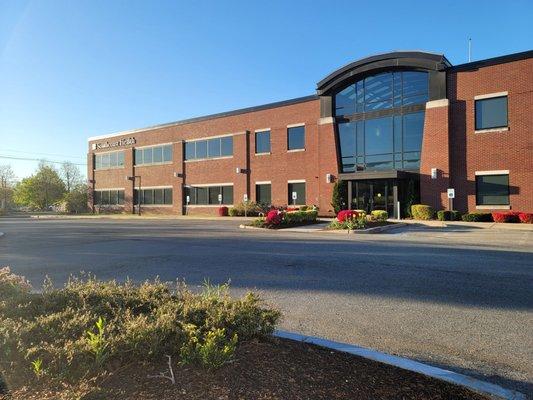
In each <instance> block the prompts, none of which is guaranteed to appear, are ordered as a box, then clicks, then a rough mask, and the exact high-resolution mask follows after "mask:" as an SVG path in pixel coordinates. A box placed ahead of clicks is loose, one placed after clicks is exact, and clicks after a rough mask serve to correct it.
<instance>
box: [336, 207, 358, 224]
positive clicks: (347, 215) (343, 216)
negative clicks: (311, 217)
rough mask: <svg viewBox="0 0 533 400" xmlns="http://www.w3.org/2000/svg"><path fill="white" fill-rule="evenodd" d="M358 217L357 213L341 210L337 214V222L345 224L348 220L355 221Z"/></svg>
mask: <svg viewBox="0 0 533 400" xmlns="http://www.w3.org/2000/svg"><path fill="white" fill-rule="evenodd" d="M358 217H359V212H357V211H355V210H341V211H339V213H338V214H337V221H339V222H345V221H347V220H349V219H357V218H358Z"/></svg>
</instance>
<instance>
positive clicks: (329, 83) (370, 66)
mask: <svg viewBox="0 0 533 400" xmlns="http://www.w3.org/2000/svg"><path fill="white" fill-rule="evenodd" d="M394 67H405V68H409V67H410V68H421V69H426V70H433V71H442V70H445V69H446V68H449V67H451V63H450V62H449V61H448V59H447V58H446V57H445V56H444V55H443V54H436V53H430V52H425V51H419V50H414V51H394V52H389V53H383V54H376V55H373V56H370V57H365V58H362V59H360V60H357V61H354V62H351V63H349V64H347V65H345V66H343V67H341V68H339V69H337V70H335V71H333V72H332V73H330V74H329V75H328V76H326V77H325V78H324V79H322V80H321V81H320V82H318V83H317V94H318V95H324V94H329V93H331V92H332V91H333V90H334V89H336V88H338V87H339V86H341V85H342V84H343V83H345V82H346V81H349V80H352V79H354V78H355V77H356V76H358V75H362V74H365V73H368V72H370V71H374V70H375V71H379V70H384V69H388V68H394Z"/></svg>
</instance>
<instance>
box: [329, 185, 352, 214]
mask: <svg viewBox="0 0 533 400" xmlns="http://www.w3.org/2000/svg"><path fill="white" fill-rule="evenodd" d="M347 198H348V183H347V181H337V182H335V184H334V185H333V193H332V195H331V206H332V207H333V211H334V212H335V214H338V213H339V211H341V210H345V209H346V208H347V204H346V199H347Z"/></svg>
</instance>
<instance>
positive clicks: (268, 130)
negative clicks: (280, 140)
mask: <svg viewBox="0 0 533 400" xmlns="http://www.w3.org/2000/svg"><path fill="white" fill-rule="evenodd" d="M270 130H271V129H270V128H262V129H256V130H255V131H254V133H260V132H270Z"/></svg>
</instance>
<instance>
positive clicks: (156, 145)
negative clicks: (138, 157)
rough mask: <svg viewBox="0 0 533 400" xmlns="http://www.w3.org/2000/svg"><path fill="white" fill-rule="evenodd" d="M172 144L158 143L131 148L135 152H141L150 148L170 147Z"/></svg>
mask: <svg viewBox="0 0 533 400" xmlns="http://www.w3.org/2000/svg"><path fill="white" fill-rule="evenodd" d="M173 144H174V142H168V143H158V144H148V145H146V146H133V148H134V149H135V150H143V149H148V148H150V147H160V146H161V147H163V146H170V145H173Z"/></svg>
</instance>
